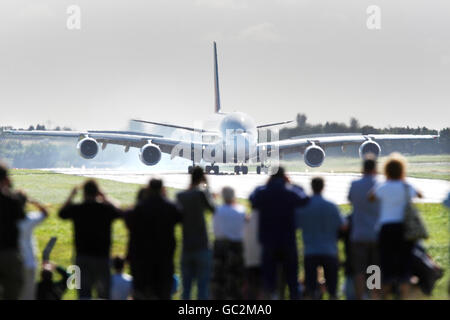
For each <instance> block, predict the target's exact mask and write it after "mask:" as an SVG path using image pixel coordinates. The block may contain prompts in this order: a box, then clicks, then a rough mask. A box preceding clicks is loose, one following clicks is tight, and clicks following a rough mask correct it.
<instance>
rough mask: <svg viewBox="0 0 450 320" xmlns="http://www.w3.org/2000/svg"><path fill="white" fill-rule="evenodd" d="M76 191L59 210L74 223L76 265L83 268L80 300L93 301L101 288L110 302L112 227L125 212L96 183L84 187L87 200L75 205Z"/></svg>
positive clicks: (102, 295)
mask: <svg viewBox="0 0 450 320" xmlns="http://www.w3.org/2000/svg"><path fill="white" fill-rule="evenodd" d="M77 191H78V188H74V189H73V191H72V192H71V194H70V196H69V198H68V199H67V201H66V202H65V204H64V205H63V207H62V208H61V210H60V211H59V217H60V218H62V219H70V220H72V221H73V226H74V236H75V251H76V265H78V266H79V267H80V269H81V289H80V290H79V291H78V296H79V298H80V299H91V298H92V290H93V289H94V288H96V289H97V295H98V298H100V299H109V293H110V278H111V271H110V265H109V262H110V260H109V257H110V250H111V227H112V222H113V221H114V219H117V218H119V217H121V212H120V210H119V209H117V208H116V207H115V206H114V205H113V204H111V202H110V201H108V200H107V198H106V196H105V195H104V194H103V193H102V192H101V191H100V189H99V188H98V186H97V183H96V182H95V181H94V180H88V181H87V182H86V183H85V184H84V186H83V196H84V200H83V202H82V203H79V204H74V203H73V198H74V197H75V195H76V194H77Z"/></svg>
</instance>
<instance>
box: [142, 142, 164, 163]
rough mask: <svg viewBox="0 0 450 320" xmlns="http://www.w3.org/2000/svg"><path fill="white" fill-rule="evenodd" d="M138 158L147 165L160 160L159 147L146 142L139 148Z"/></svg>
mask: <svg viewBox="0 0 450 320" xmlns="http://www.w3.org/2000/svg"><path fill="white" fill-rule="evenodd" d="M139 158H140V159H141V161H142V163H144V164H145V165H147V166H154V165H155V164H157V163H158V162H159V161H160V160H161V149H159V147H158V146H157V145H154V144H152V143H149V144H146V145H145V146H143V147H142V148H141V152H140V154H139Z"/></svg>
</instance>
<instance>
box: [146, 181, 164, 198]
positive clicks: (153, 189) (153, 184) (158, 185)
mask: <svg viewBox="0 0 450 320" xmlns="http://www.w3.org/2000/svg"><path fill="white" fill-rule="evenodd" d="M148 191H149V194H150V195H161V194H162V193H163V181H162V180H161V179H158V178H153V179H151V180H150V182H149V183H148Z"/></svg>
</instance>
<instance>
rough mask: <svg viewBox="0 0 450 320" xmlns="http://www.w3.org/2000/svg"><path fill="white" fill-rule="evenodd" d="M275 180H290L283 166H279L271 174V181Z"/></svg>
mask: <svg viewBox="0 0 450 320" xmlns="http://www.w3.org/2000/svg"><path fill="white" fill-rule="evenodd" d="M273 180H283V181H288V178H287V176H286V172H285V170H284V168H283V167H280V166H279V167H278V168H277V170H276V171H275V172H274V173H273V174H272V175H271V176H270V178H269V182H270V181H273Z"/></svg>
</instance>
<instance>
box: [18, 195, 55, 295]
mask: <svg viewBox="0 0 450 320" xmlns="http://www.w3.org/2000/svg"><path fill="white" fill-rule="evenodd" d="M19 197H20V200H21V202H22V206H23V207H24V208H25V205H26V204H27V202H28V203H30V204H32V205H34V206H35V207H36V208H37V209H38V210H39V211H33V212H28V213H27V214H26V215H25V218H24V219H22V220H20V222H19V224H18V227H19V247H20V254H21V256H22V260H23V276H24V284H23V286H22V290H21V294H20V298H19V299H20V300H34V299H35V298H36V297H35V296H36V267H37V263H36V257H35V256H36V243H35V239H34V237H33V231H34V228H36V227H37V226H38V225H39V224H41V223H42V222H43V221H44V220H45V219H46V218H47V217H48V212H47V210H46V209H45V208H44V207H43V206H42V205H41V204H39V203H38V202H37V201H34V200H28V199H27V197H26V195H24V194H20V195H19Z"/></svg>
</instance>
